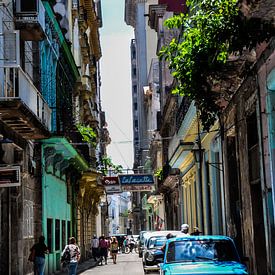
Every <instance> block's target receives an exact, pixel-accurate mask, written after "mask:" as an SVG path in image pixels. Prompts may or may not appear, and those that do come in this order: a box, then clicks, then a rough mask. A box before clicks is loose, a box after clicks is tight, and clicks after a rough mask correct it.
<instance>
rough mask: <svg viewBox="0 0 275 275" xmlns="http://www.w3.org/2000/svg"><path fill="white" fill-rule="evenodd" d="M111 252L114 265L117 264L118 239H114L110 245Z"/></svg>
mask: <svg viewBox="0 0 275 275" xmlns="http://www.w3.org/2000/svg"><path fill="white" fill-rule="evenodd" d="M110 250H111V253H112V256H113V263H114V264H116V260H117V253H118V241H117V239H116V237H113V239H112V242H111V245H110Z"/></svg>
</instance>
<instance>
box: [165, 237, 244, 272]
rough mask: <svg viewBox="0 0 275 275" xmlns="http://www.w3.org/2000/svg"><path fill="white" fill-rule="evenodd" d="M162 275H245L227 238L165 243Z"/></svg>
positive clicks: (180, 238)
mask: <svg viewBox="0 0 275 275" xmlns="http://www.w3.org/2000/svg"><path fill="white" fill-rule="evenodd" d="M160 274H163V275H172V274H173V275H174V274H176V275H181V274H182V275H187V274H188V275H198V274H200V275H212V274H216V275H225V274H231V275H233V274H234V275H237V274H248V273H247V269H246V266H245V265H243V264H242V263H241V262H240V257H239V255H238V252H237V250H236V247H235V245H234V242H233V240H232V239H231V238H229V237H226V236H183V237H177V238H172V239H170V240H168V241H167V243H166V250H165V255H164V262H163V263H162V264H160Z"/></svg>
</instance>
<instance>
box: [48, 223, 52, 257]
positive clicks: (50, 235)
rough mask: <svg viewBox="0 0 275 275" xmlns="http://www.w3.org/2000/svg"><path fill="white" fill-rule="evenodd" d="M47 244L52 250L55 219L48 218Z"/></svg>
mask: <svg viewBox="0 0 275 275" xmlns="http://www.w3.org/2000/svg"><path fill="white" fill-rule="evenodd" d="M47 240H48V241H47V242H48V243H47V245H48V248H49V250H50V252H52V248H53V220H52V219H47Z"/></svg>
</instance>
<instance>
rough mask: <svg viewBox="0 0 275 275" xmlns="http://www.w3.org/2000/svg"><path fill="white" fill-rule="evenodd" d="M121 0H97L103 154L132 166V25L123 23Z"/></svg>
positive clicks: (121, 163) (118, 162)
mask: <svg viewBox="0 0 275 275" xmlns="http://www.w3.org/2000/svg"><path fill="white" fill-rule="evenodd" d="M124 3H125V0H101V5H102V17H103V27H102V28H101V29H100V43H101V50H102V57H101V61H100V66H101V67H100V70H101V82H102V86H101V101H102V109H103V111H105V114H106V121H107V124H108V130H109V133H110V137H111V139H112V142H111V144H110V145H108V146H107V154H108V156H109V157H111V159H112V162H113V163H114V164H115V165H122V166H123V168H130V169H131V168H132V167H133V143H132V141H133V133H132V96H131V93H132V91H131V57H130V43H131V39H132V38H133V37H134V34H133V28H132V27H130V26H127V25H126V23H125V22H124Z"/></svg>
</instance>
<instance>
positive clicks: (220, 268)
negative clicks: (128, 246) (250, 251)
mask: <svg viewBox="0 0 275 275" xmlns="http://www.w3.org/2000/svg"><path fill="white" fill-rule="evenodd" d="M163 268H164V270H165V274H167V275H168V274H173V275H181V274H182V275H187V274H188V275H191V274H192V275H198V274H201V275H202V274H203V275H206V274H207V275H212V274H219V275H225V274H234V275H236V274H248V273H247V271H246V267H245V266H244V265H243V264H240V263H237V262H217V261H209V262H203V263H200V262H196V263H194V262H185V263H174V264H173V263H171V264H164V265H163Z"/></svg>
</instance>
